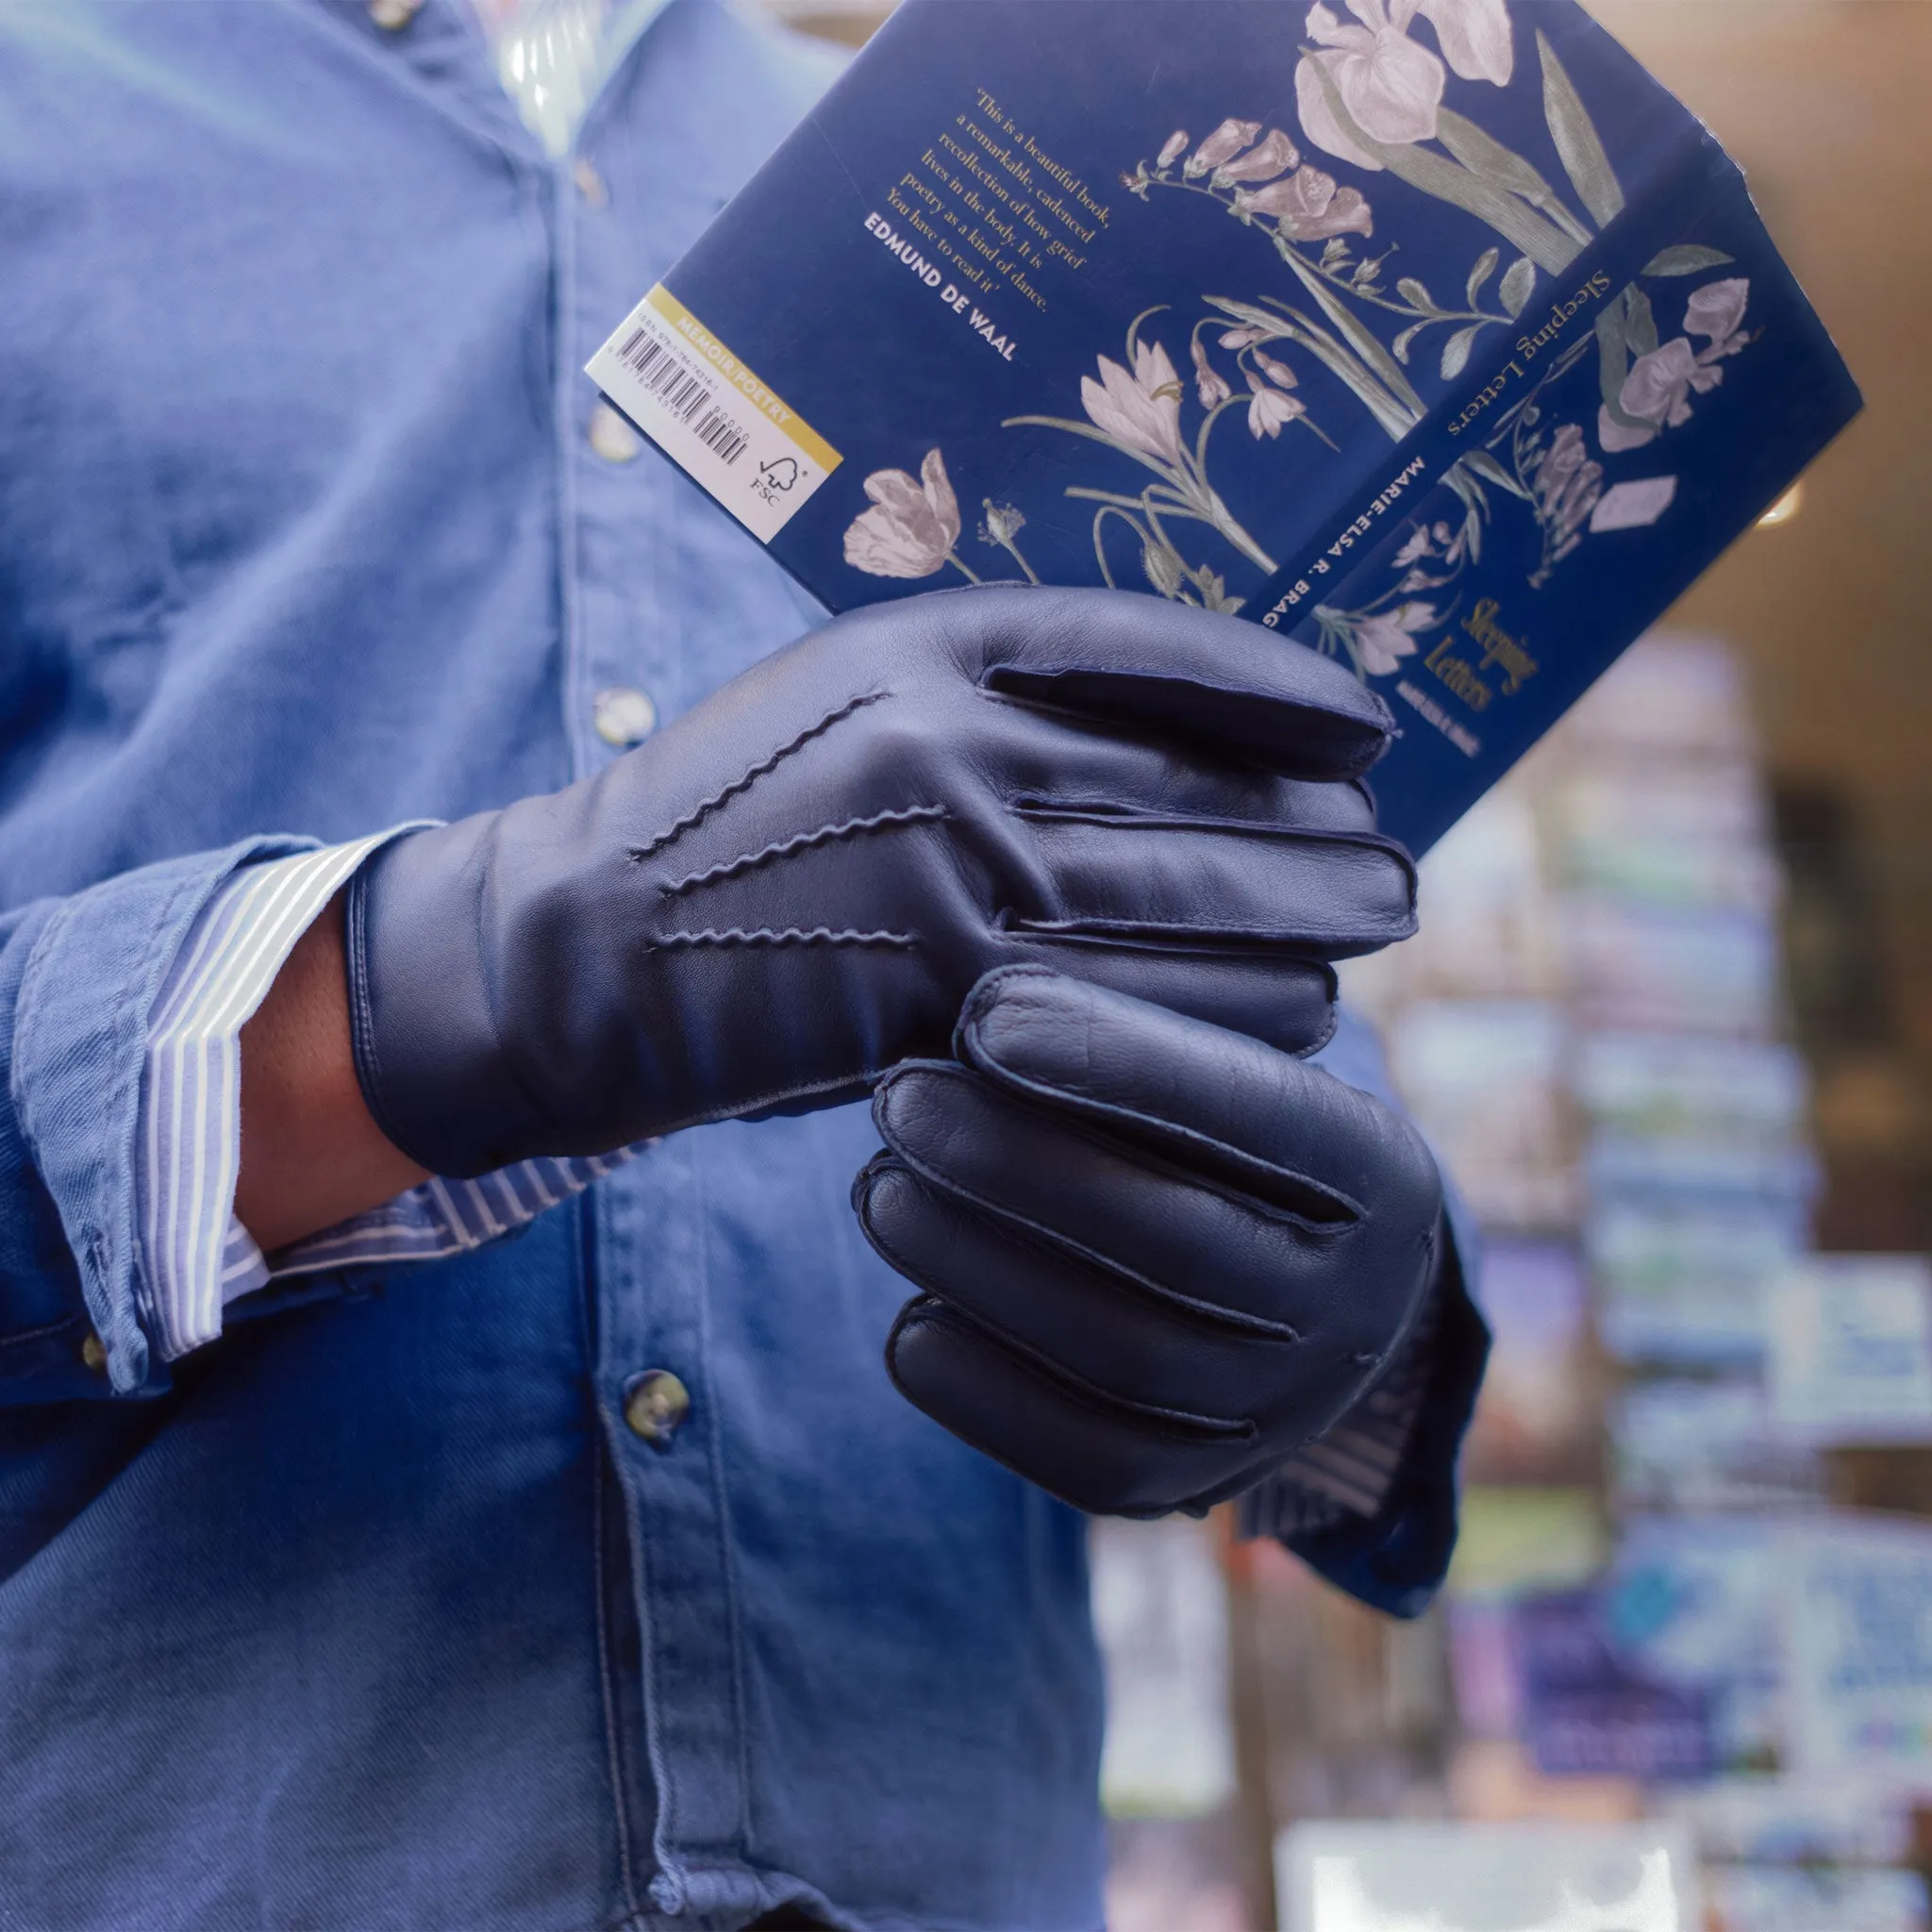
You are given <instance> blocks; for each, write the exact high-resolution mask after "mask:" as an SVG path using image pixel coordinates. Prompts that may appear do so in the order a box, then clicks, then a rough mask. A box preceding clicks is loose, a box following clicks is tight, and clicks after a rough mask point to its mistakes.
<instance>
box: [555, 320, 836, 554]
mask: <svg viewBox="0 0 1932 1932" xmlns="http://www.w3.org/2000/svg"><path fill="white" fill-rule="evenodd" d="M589 373H590V375H591V378H592V379H593V380H594V381H595V382H596V384H597V386H598V387H599V388H600V389H601V390H602V391H604V393H605V394H606V395H608V397H609V398H610V400H611V401H612V402H613V403H615V404H616V405H617V407H618V408H621V409H622V410H623V411H624V412H625V415H627V416H628V417H629V418H630V419H631V420H632V421H633V422H634V423H635V424H637V425H638V427H639V428H641V430H643V431H644V432H645V434H646V435H648V436H649V437H650V438H651V439H652V440H653V441H655V442H656V443H657V444H658V447H659V448H660V449H662V450H663V451H664V453H665V455H667V456H668V457H670V458H672V459H673V460H674V461H675V462H676V463H677V464H678V465H679V466H680V467H681V468H682V469H684V470H685V471H686V472H687V473H688V474H689V475H691V477H692V478H693V479H694V480H695V481H697V482H699V483H701V484H703V485H704V487H705V488H706V489H707V490H708V491H710V493H711V494H712V495H713V496H715V497H716V498H717V499H718V501H719V502H720V503H722V504H723V505H724V508H726V509H728V510H729V511H730V512H731V513H732V515H733V516H735V517H736V518H737V519H738V520H739V522H740V523H741V524H742V525H744V526H745V528H746V529H748V530H749V531H751V533H752V534H753V536H755V537H757V538H758V540H759V541H760V542H769V541H771V540H772V538H773V537H774V536H776V535H777V533H778V532H779V530H781V529H782V528H783V527H784V526H785V525H786V524H787V523H789V522H790V521H791V516H792V514H793V513H794V512H795V511H796V510H797V509H798V508H799V507H800V506H801V505H803V504H804V503H805V501H806V500H807V498H808V497H809V496H810V495H811V493H812V491H815V490H816V489H817V488H818V487H819V485H820V484H821V483H823V482H824V480H825V478H826V476H827V475H830V474H831V472H832V471H833V470H834V469H835V468H837V466H838V463H839V453H838V451H837V450H835V449H833V448H832V447H831V446H830V445H829V444H828V443H826V442H825V441H824V439H823V438H822V437H820V436H819V435H818V434H817V433H816V432H815V431H814V430H813V429H812V428H811V427H810V425H808V424H806V423H804V422H802V421H801V420H800V419H799V418H798V416H797V415H796V414H795V413H794V412H793V411H792V410H791V408H788V407H787V406H786V404H785V403H784V401H783V400H782V399H781V398H780V397H778V396H777V395H775V394H774V393H773V391H771V390H770V389H768V388H767V387H766V386H765V385H764V384H763V383H761V382H760V381H758V378H757V377H756V376H755V375H752V373H751V371H749V370H748V369H746V368H745V367H744V366H743V364H742V363H741V362H740V361H739V360H738V359H737V358H736V357H734V356H733V355H732V354H731V353H730V351H729V350H727V349H726V348H725V347H724V344H723V343H722V342H720V341H718V340H717V339H716V338H715V337H714V336H712V335H711V334H710V333H709V332H708V330H707V329H706V328H705V327H704V326H703V325H702V324H700V323H699V322H698V320H697V318H696V317H695V316H693V315H691V313H690V312H689V311H688V310H687V309H686V308H684V307H683V306H682V304H680V303H679V302H678V301H677V299H676V297H675V296H674V295H673V294H671V292H670V291H669V290H667V289H665V288H664V287H663V286H662V285H661V284H660V285H659V286H658V288H656V289H653V290H652V291H651V292H650V294H648V295H647V296H645V298H644V300H643V301H642V302H641V304H639V306H638V308H637V309H636V310H635V311H634V312H633V313H632V314H631V316H630V317H629V319H628V320H627V321H626V322H625V325H624V326H623V327H622V328H620V329H619V330H618V331H617V333H616V334H615V335H613V336H612V337H611V338H610V340H609V341H608V342H606V343H605V344H604V346H603V348H601V349H600V350H598V352H597V354H596V355H595V356H594V357H592V358H591V362H590V365H589Z"/></svg>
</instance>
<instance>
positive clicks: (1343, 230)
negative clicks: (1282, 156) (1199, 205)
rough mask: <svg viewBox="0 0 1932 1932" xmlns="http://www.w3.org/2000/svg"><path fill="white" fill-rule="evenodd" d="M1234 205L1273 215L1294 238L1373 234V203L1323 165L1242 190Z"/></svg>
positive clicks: (1313, 239)
mask: <svg viewBox="0 0 1932 1932" xmlns="http://www.w3.org/2000/svg"><path fill="white" fill-rule="evenodd" d="M1234 205H1235V208H1236V209H1237V210H1238V211H1239V212H1241V214H1257V215H1272V216H1274V220H1275V223H1276V225H1278V226H1279V227H1280V229H1281V232H1282V233H1283V234H1284V235H1286V236H1287V237H1288V238H1289V239H1290V241H1291V242H1325V241H1326V240H1327V239H1328V237H1329V236H1330V235H1373V234H1374V232H1375V224H1374V217H1373V216H1372V215H1371V213H1370V211H1369V205H1368V203H1367V202H1366V201H1364V200H1363V199H1362V197H1361V195H1360V193H1359V192H1357V190H1355V189H1353V188H1337V187H1336V185H1335V176H1334V175H1324V173H1323V172H1322V171H1321V169H1320V168H1302V169H1299V170H1297V171H1296V172H1295V173H1294V174H1292V175H1290V176H1289V177H1288V179H1287V180H1286V181H1276V182H1274V183H1273V184H1272V185H1271V186H1269V187H1267V188H1263V189H1259V190H1257V191H1256V192H1249V191H1248V190H1247V189H1244V188H1243V189H1241V190H1238V191H1237V192H1236V194H1235V198H1234Z"/></svg>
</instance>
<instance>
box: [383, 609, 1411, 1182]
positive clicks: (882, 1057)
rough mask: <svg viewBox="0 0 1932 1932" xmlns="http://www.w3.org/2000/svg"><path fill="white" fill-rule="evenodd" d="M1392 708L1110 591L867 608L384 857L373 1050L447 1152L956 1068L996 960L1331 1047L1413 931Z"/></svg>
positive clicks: (1352, 683) (718, 1115) (458, 1161)
mask: <svg viewBox="0 0 1932 1932" xmlns="http://www.w3.org/2000/svg"><path fill="white" fill-rule="evenodd" d="M1389 727H1390V719H1389V714H1388V711H1387V710H1386V708H1384V707H1383V705H1382V703H1381V701H1380V700H1379V699H1378V698H1376V697H1375V696H1374V695H1373V694H1372V693H1371V692H1370V691H1367V690H1365V689H1364V688H1363V687H1362V685H1361V684H1359V683H1358V682H1357V680H1356V679H1355V678H1354V677H1352V676H1351V675H1349V674H1348V673H1347V672H1345V671H1343V670H1341V668H1340V667H1339V666H1337V665H1336V664H1334V663H1332V662H1330V661H1328V660H1326V659H1324V658H1321V657H1319V656H1317V655H1316V654H1314V653H1313V652H1311V651H1308V650H1306V649H1304V648H1303V647H1302V646H1300V645H1297V644H1292V643H1289V642H1287V641H1284V640H1283V639H1281V638H1278V637H1276V636H1275V635H1274V634H1273V633H1272V632H1269V631H1265V630H1263V629H1261V628H1260V627H1259V626H1257V625H1248V624H1242V623H1240V622H1238V621H1236V620H1234V619H1231V618H1225V617H1217V616H1210V615H1209V614H1208V613H1207V612H1205V611H1200V610H1195V609H1191V608H1184V607H1182V606H1179V605H1175V604H1170V603H1164V602H1161V601H1159V600H1158V599H1155V598H1151V597H1142V596H1133V595H1126V594H1124V593H1121V592H1118V591H1042V590H1031V589H1022V588H1013V589H987V590H974V591H948V592H942V593H940V594H936V595H928V596H923V597H914V598H908V599H906V600H904V601H902V602H897V603H892V604H886V605H879V606H874V607H873V608H868V609H865V610H860V611H856V612H853V613H851V614H849V615H847V616H845V617H841V618H840V619H838V620H837V621H836V622H834V623H832V624H829V625H826V626H825V627H824V629H822V630H820V631H817V632H815V633H813V634H812V635H811V636H809V637H807V638H805V639H803V640H802V641H799V642H798V643H796V644H793V645H792V646H791V647H790V648H789V649H787V650H783V651H780V652H778V653H777V654H776V655H774V657H771V658H767V659H765V660H764V661H763V662H762V663H760V664H758V665H757V666H755V667H754V668H753V669H752V670H750V671H748V672H746V673H745V674H744V675H742V676H740V677H738V678H735V679H734V680H733V681H732V682H731V683H730V684H728V685H726V686H724V688H723V689H722V690H720V691H717V692H715V693H714V694H713V695H712V696H711V697H709V698H708V699H707V700H706V701H705V702H704V703H703V704H701V705H699V706H698V707H696V708H694V709H693V710H691V712H690V713H689V714H687V715H686V716H685V717H683V718H681V719H679V720H678V721H677V722H676V723H675V724H673V725H671V726H670V727H669V728H668V729H667V730H665V731H663V732H661V733H660V734H658V736H657V737H655V738H653V739H651V740H650V741H648V742H646V743H645V744H643V745H642V746H641V747H640V748H639V749H638V750H636V751H634V752H631V753H630V754H628V755H627V756H626V757H625V758H620V759H618V760H617V761H616V763H614V764H613V765H611V766H610V767H609V768H608V770H607V771H605V772H604V773H602V774H600V775H599V776H597V777H596V778H594V779H590V780H587V781H585V782H584V783H582V784H578V785H574V786H572V787H571V788H570V789H569V790H568V791H562V792H559V793H558V794H556V795H554V796H551V797H544V798H534V799H526V800H525V801H523V802H522V803H520V804H517V805H513V806H511V807H509V808H508V809H506V810H503V811H495V812H487V813H484V814H483V815H481V816H480V817H477V818H473V819H468V820H465V821H463V822H462V823H461V824H454V825H450V826H447V827H444V828H442V829H440V830H435V831H426V832H422V833H418V834H416V835H414V836H412V837H409V838H407V839H403V840H399V841H396V842H395V843H394V844H393V845H391V846H390V847H388V848H386V849H385V850H384V851H383V852H382V853H380V854H379V855H378V857H377V858H375V860H373V861H372V862H371V863H370V864H369V865H368V866H366V867H365V868H364V869H363V870H362V872H361V873H360V874H358V878H357V881H356V884H355V886H354V888H353V889H352V891H351V895H350V901H349V916H348V924H347V940H348V970H349V1004H350V1019H351V1029H352V1037H353V1041H354V1045H355V1053H356V1065H357V1072H358V1075H359V1077H360V1080H361V1084H362V1090H363V1093H364V1096H365V1098H366V1099H367V1101H368V1103H369V1108H370V1110H371V1112H372V1113H373V1114H374V1116H375V1121H376V1123H377V1124H378V1125H379V1126H380V1127H381V1128H382V1129H383V1131H384V1132H385V1133H386V1134H387V1135H388V1136H389V1138H390V1139H391V1141H394V1142H395V1144H396V1145H397V1146H398V1147H400V1148H401V1149H402V1150H403V1151H404V1152H405V1153H406V1154H408V1155H409V1156H411V1157H412V1158H414V1159H416V1160H417V1161H419V1162H421V1163H422V1164H423V1165H424V1166H425V1167H427V1168H429V1169H431V1170H432V1171H433V1172H436V1173H439V1174H479V1173H483V1172H486V1171H487V1170H489V1169H491V1168H492V1167H496V1166H500V1165H503V1164H505V1163H506V1162H508V1161H511V1160H515V1159H520V1158H526V1157H528V1156H531V1155H535V1154H582V1153H594V1152H601V1151H604V1150H607V1149H609V1148H612V1147H617V1146H620V1145H623V1144H624V1143H625V1142H627V1141H635V1140H639V1139H641V1138H642V1137H643V1136H645V1135H648V1134H653V1133H662V1132H665V1131H668V1130H669V1129H671V1128H674V1127H679V1126H687V1125H692V1124H697V1123H699V1122H702V1121H710V1120H720V1119H724V1118H726V1117H729V1116H733V1115H742V1114H749V1113H757V1112H765V1111H771V1110H777V1109H785V1110H791V1111H796V1110H802V1109H803V1108H807V1107H811V1106H825V1105H829V1104H832V1103H834V1102H837V1101H841V1100H845V1099H850V1098H853V1097H856V1096H857V1095H858V1094H859V1093H862V1092H864V1091H866V1090H867V1089H868V1088H869V1087H870V1086H871V1085H872V1083H873V1082H874V1080H875V1079H876V1078H877V1077H878V1075H879V1074H882V1073H883V1072H884V1071H885V1070H886V1068H888V1067H890V1066H891V1065H892V1064H893V1063H894V1062H895V1061H898V1060H901V1059H904V1058H907V1057H908V1056H909V1055H917V1054H938V1053H943V1052H944V1051H945V1048H946V1041H947V1039H948V1036H949V1035H950V1033H951V1030H952V1025H953V1022H954V1019H955V1017H956V1015H957V1014H958V1009H959V1003H960V1001H961V1000H962V999H963V998H964V996H965V994H966V992H967V991H968V989H969V988H970V987H971V986H972V985H973V983H974V981H975V980H976V979H977V978H978V977H979V975H980V974H983V973H985V972H986V971H988V970H989V969H990V968H991V967H995V966H999V965H1005V964H1011V963H1018V962H1024V961H1029V960H1031V961H1042V960H1052V961H1053V962H1055V963H1056V964H1057V965H1058V966H1060V967H1061V968H1062V970H1064V971H1066V972H1068V973H1074V974H1079V975H1081V976H1082V977H1085V978H1088V979H1092V980H1095V981H1098V982H1100V983H1102V984H1105V985H1108V986H1112V987H1117V988H1120V989H1121V990H1123V991H1128V992H1132V993H1136V994H1139V995H1141V997H1143V998H1146V999H1150V1000H1157V1001H1159V1002H1160V1003H1162V1004H1163V1005H1166V1006H1169V1007H1172V1008H1175V1009H1177V1010H1179V1011H1183V1012H1188V1013H1193V1014H1197V1015H1200V1016H1201V1017H1203V1018H1206V1019H1211V1020H1214V1021H1216V1022H1219V1023H1221V1024H1225V1025H1230V1026H1235V1027H1239V1028H1241V1029H1243V1030H1245V1031H1248V1032H1251V1033H1254V1034H1257V1035H1258V1036H1260V1037H1262V1038H1265V1039H1267V1040H1269V1041H1273V1042H1274V1043H1275V1044H1276V1045H1279V1046H1282V1047H1285V1048H1288V1049H1291V1050H1299V1049H1306V1048H1308V1047H1311V1046H1313V1045H1316V1044H1318V1043H1319V1042H1320V1041H1321V1040H1322V1039H1323V1038H1324V1036H1325V1034H1326V1032H1327V1030H1328V1028H1329V1026H1330V1024H1332V1022H1331V1015H1330V1003H1331V1000H1332V997H1333V992H1334V979H1333V974H1331V973H1330V971H1329V969H1328V966H1327V965H1326V963H1325V962H1326V961H1328V960H1330V959H1334V958H1341V957H1344V956H1346V955H1349V954H1353V953H1359V952H1365V951H1369V950H1371V949H1373V948H1374V947H1377V946H1381V945H1384V944H1387V943H1388V942H1389V941H1391V940H1397V939H1401V938H1404V937H1405V936H1407V933H1409V932H1410V931H1411V930H1412V929H1413V924H1414V885H1415V875H1414V869H1413V867H1412V866H1411V865H1410V863H1409V861H1408V858H1407V854H1405V853H1404V852H1403V851H1402V850H1401V848H1400V847H1399V846H1397V845H1395V844H1393V843H1392V842H1391V841H1388V840H1385V839H1381V838H1379V837H1378V836H1377V835H1376V833H1375V831H1374V814H1373V810H1372V808H1371V805H1370V801H1369V798H1368V796H1367V794H1366V792H1365V791H1363V789H1362V788H1361V787H1360V786H1359V785H1358V784H1357V783H1356V782H1355V781H1356V780H1357V778H1358V777H1359V776H1360V774H1362V773H1363V772H1364V771H1366V770H1367V769H1368V767H1369V766H1370V765H1371V764H1373V763H1374V759H1375V758H1376V757H1377V756H1378V755H1379V754H1380V752H1381V750H1382V747H1383V744H1384V742H1385V741H1386V737H1387V734H1388V731H1389Z"/></svg>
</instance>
